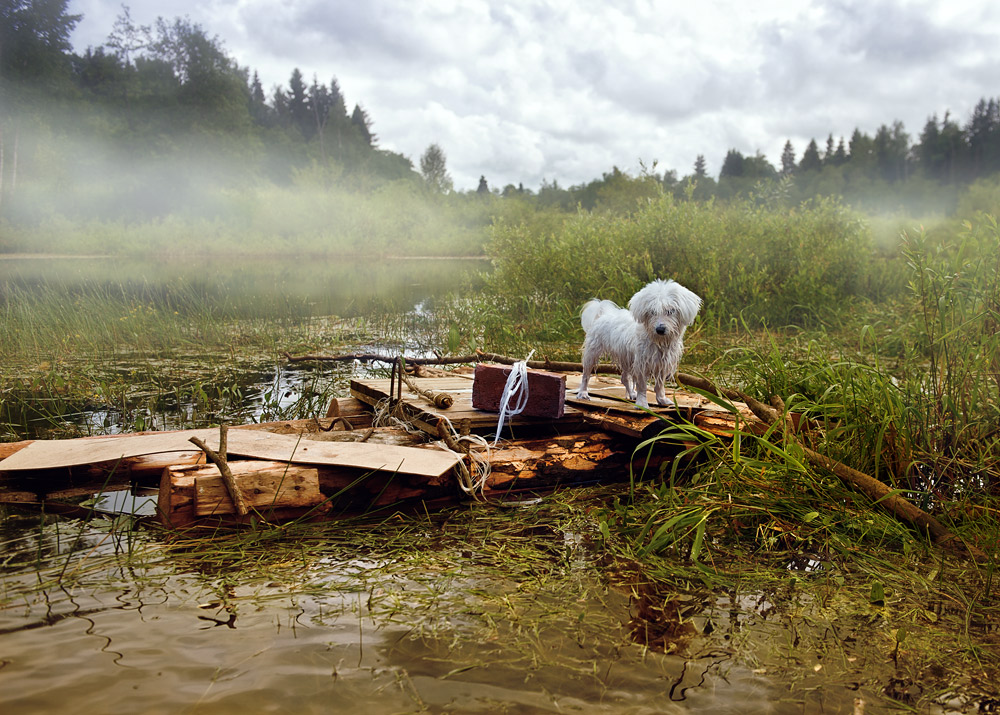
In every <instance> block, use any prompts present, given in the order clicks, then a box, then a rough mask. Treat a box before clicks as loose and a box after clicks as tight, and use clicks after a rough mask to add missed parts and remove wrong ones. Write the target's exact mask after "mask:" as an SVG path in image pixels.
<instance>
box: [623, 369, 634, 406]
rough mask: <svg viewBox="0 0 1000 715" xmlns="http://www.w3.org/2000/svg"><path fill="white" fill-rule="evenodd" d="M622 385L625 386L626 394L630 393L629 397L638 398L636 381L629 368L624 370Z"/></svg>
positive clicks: (631, 398)
mask: <svg viewBox="0 0 1000 715" xmlns="http://www.w3.org/2000/svg"><path fill="white" fill-rule="evenodd" d="M622 385H624V386H625V394H626V395H628V399H630V400H634V399H635V398H636V390H635V381H634V380H633V379H632V374H631V373H630V372H629V371H628V370H622Z"/></svg>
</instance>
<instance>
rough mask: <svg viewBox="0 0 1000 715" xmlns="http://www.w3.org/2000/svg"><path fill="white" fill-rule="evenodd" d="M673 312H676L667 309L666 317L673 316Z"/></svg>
mask: <svg viewBox="0 0 1000 715" xmlns="http://www.w3.org/2000/svg"><path fill="white" fill-rule="evenodd" d="M675 312H676V311H675V310H674V309H673V308H668V309H667V315H668V316H672V315H673V314H674V313H675Z"/></svg>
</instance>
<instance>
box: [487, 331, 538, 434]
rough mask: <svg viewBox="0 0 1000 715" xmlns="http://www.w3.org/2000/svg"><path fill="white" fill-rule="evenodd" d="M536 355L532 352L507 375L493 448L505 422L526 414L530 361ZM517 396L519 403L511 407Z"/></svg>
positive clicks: (514, 365)
mask: <svg viewBox="0 0 1000 715" xmlns="http://www.w3.org/2000/svg"><path fill="white" fill-rule="evenodd" d="M534 354H535V351H534V350H532V351H531V352H530V353H528V357H526V358H525V359H524V360H521V361H520V362H516V363H514V364H513V365H512V366H511V368H510V374H509V375H507V383H506V384H505V385H504V386H503V395H502V396H501V397H500V419H499V421H498V422H497V433H496V436H495V437H494V438H493V446H494V447H496V446H497V442H498V441H499V440H500V432H501V431H502V430H503V425H504V420H505V419H506V420H509V419H510V418H511V417H514V416H515V415H519V414H521V413H522V412H524V408H525V407H527V405H528V360H530V359H531V356H532V355H534ZM515 394H517V402H515V403H514V406H513V407H511V406H510V401H511V399H512V398H513V397H514V395H515Z"/></svg>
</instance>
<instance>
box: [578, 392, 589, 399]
mask: <svg viewBox="0 0 1000 715" xmlns="http://www.w3.org/2000/svg"><path fill="white" fill-rule="evenodd" d="M576 399H578V400H589V399H590V395H589V394H588V393H587V391H586V390H577V393H576Z"/></svg>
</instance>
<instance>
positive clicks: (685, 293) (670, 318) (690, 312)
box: [628, 280, 701, 340]
mask: <svg viewBox="0 0 1000 715" xmlns="http://www.w3.org/2000/svg"><path fill="white" fill-rule="evenodd" d="M700 307H701V298H699V297H698V296H697V295H695V294H694V293H692V292H691V291H689V290H688V289H687V288H685V287H684V286H682V285H681V284H680V283H677V282H675V281H671V280H667V281H663V280H657V281H653V282H652V283H650V284H649V285H647V286H646V287H645V288H643V289H642V290H640V291H639V292H638V293H636V294H635V295H634V296H632V299H631V300H629V302H628V309H629V311H631V313H632V317H633V318H635V320H636V321H637V322H638V323H640V324H641V325H643V326H644V327H645V328H646V331H647V332H648V333H649V334H650V337H651V338H652V339H654V340H655V339H657V338H659V339H664V338H673V337H676V336H679V335H683V334H684V330H685V329H686V328H687V326H689V325H690V324H691V323H693V322H694V319H695V316H697V315H698V309H699V308H700Z"/></svg>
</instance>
